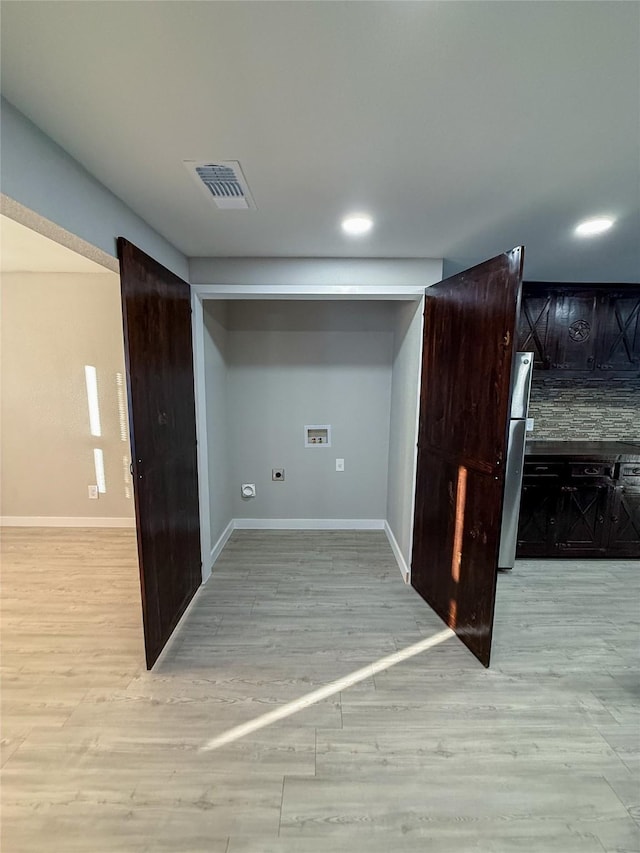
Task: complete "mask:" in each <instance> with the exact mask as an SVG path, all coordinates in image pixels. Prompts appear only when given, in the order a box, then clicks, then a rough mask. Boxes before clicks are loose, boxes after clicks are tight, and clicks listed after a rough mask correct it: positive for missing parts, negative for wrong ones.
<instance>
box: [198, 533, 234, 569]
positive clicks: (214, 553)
mask: <svg viewBox="0 0 640 853" xmlns="http://www.w3.org/2000/svg"><path fill="white" fill-rule="evenodd" d="M234 530H235V521H234V519H233V518H232V519H231V521H230V522H229V524H227V526H226V527H225V529H224V530H223V531H222V533H221V534H220V536H219V537H218V540H217V542H216V544H215V545H214V546H213V548H212V549H211V554H210V560H209V571H208V573H207V577H206V578H203V580H207V579H208V578H209V576H210V575H211V570H212V569H213V566H214V563H215V562H216V560H217V559H218V557H219V556H220V554H221V553H222V549H223V548H224V546H225V545H226V544H227V541H228V539H229V537H230V536H231V534H232V533H233V531H234Z"/></svg>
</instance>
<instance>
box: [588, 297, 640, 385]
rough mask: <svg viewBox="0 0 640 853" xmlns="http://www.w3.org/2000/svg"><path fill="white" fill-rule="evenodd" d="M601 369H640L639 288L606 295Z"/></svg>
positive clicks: (603, 308)
mask: <svg viewBox="0 0 640 853" xmlns="http://www.w3.org/2000/svg"><path fill="white" fill-rule="evenodd" d="M600 314H601V317H602V323H601V331H600V348H599V352H598V369H599V370H603V371H616V372H628V371H631V372H634V371H635V373H638V371H640V291H639V290H638V288H632V287H629V288H628V289H624V290H619V291H612V292H610V293H607V294H606V295H605V296H604V297H603V303H602V305H601V307H600Z"/></svg>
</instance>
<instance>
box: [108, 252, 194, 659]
mask: <svg viewBox="0 0 640 853" xmlns="http://www.w3.org/2000/svg"><path fill="white" fill-rule="evenodd" d="M118 257H119V259H120V281H121V289H122V308H123V322H124V341H125V361H126V367H127V389H128V396H129V423H130V431H131V451H132V459H133V478H134V496H135V508H136V527H137V536H138V559H139V563H140V585H141V591H142V615H143V626H144V640H145V651H146V658H147V667H148V668H151V667H152V666H153V664H154V662H155V661H156V659H157V657H158V655H159V654H160V652H161V651H162V649H163V647H164V645H165V644H166V642H167V640H168V639H169V637H170V636H171V633H172V631H173V629H174V628H175V626H176V624H177V622H178V620H179V619H180V617H181V616H182V614H183V613H184V611H185V609H186V607H187V605H188V603H189V601H190V600H191V598H192V597H193V595H194V593H195V591H196V590H197V588H198V587H199V586H200V583H201V580H202V565H201V558H200V518H199V501H198V469H197V458H196V420H195V398H194V383H193V354H192V343H191V294H190V288H189V285H188V284H187V283H186V282H184V281H182V279H180V278H178V276H176V275H174V274H173V273H172V272H170V271H169V270H167V269H165V268H164V267H163V266H161V265H160V264H159V263H158V262H157V261H155V260H154V259H153V258H150V257H149V256H148V255H145V254H144V252H141V251H140V249H138V248H136V246H134V245H133V244H131V243H129V242H128V241H127V240H125V239H124V238H122V237H119V238H118Z"/></svg>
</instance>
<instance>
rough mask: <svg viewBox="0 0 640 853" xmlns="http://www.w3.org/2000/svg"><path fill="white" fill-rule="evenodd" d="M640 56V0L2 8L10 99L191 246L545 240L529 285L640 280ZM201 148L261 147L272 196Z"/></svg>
mask: <svg viewBox="0 0 640 853" xmlns="http://www.w3.org/2000/svg"><path fill="white" fill-rule="evenodd" d="M639 63H640V4H639V3H637V2H614V1H613V0H604V2H580V0H575V2H553V3H550V2H526V0H524V1H523V2H514V0H507V2H482V0H480V2H428V0H425V2H380V3H377V2H374V3H370V2H298V3H294V2H284V3H281V2H268V3H264V2H257V3H253V2H189V0H184V2H183V1H182V0H181V2H171V1H170V2H162V3H160V2H155V3H149V2H126V3H115V2H100V0H96V2H91V3H69V2H55V3H51V2H38V0H35V2H29V3H26V2H4V3H3V4H2V87H3V92H4V94H5V96H6V97H7V98H8V100H9V101H11V102H12V103H13V104H14V105H15V106H16V107H17V108H18V109H20V110H21V111H22V112H24V113H25V114H26V115H27V116H28V117H29V118H30V119H31V120H32V121H33V122H35V124H37V125H38V126H39V127H41V128H42V129H43V130H44V131H45V132H46V133H47V134H49V136H51V137H52V138H53V139H55V140H56V141H57V142H58V143H59V144H60V145H61V146H62V147H63V148H65V149H66V150H67V151H69V152H70V153H71V154H72V155H73V156H74V157H75V158H76V159H77V160H79V161H80V162H81V163H82V164H83V165H84V166H85V167H86V168H87V169H88V170H89V171H90V172H92V173H93V174H94V175H96V176H97V177H98V178H99V179H100V180H101V181H102V182H103V183H104V184H106V185H107V186H108V187H109V188H110V189H111V190H113V191H114V192H115V193H116V194H117V195H118V196H119V197H120V198H122V199H123V200H124V201H125V202H126V203H127V204H129V205H130V207H132V208H133V209H134V210H135V211H136V212H137V213H138V214H139V215H140V216H142V217H143V218H144V219H146V220H147V221H148V222H149V223H150V224H151V225H153V226H154V227H155V228H156V229H157V230H158V231H159V232H160V233H161V234H163V235H164V236H165V237H167V238H168V239H169V240H170V241H171V242H173V243H174V244H175V245H176V246H177V247H178V248H179V249H181V250H182V251H183V252H184V253H185V254H186V255H188V256H191V257H193V256H245V255H247V256H322V257H345V256H363V257H364V256H367V257H444V258H445V259H447V261H448V264H447V268H448V269H449V270H453V269H457V268H462V267H464V266H467V265H470V264H472V263H475V262H478V261H480V260H482V259H484V258H486V257H489V256H491V255H493V254H496V253H498V252H500V251H503V250H505V249H508V248H511V247H512V246H514V245H517V244H519V243H524V244H525V245H526V247H527V254H526V268H525V269H526V277H527V278H529V279H536V278H539V279H556V280H568V281H570V280H576V281H633V280H638V278H640V248H639V241H638V234H640V212H639V208H640V190H639V168H638V158H639V152H640V139H639V133H640V130H639V128H640V121H639V118H640V65H639ZM186 159H193V160H198V159H228V160H239V161H240V163H241V165H242V168H243V171H244V174H245V176H246V178H247V180H248V182H249V185H250V188H251V191H252V193H253V197H254V199H255V201H256V204H257V207H258V209H257V210H256V211H251V210H249V211H231V212H224V211H219V210H217V209H216V207H215V206H214V204H213V203H212V202H211V203H210V202H209V201H208V200H207V198H206V197H205V195H204V194H203V193H202V192H201V191H200V189H199V188H198V187H197V186H196V184H195V182H194V181H193V179H192V177H191V176H190V175H189V174H188V172H187V171H186V169H185V167H184V165H183V163H182V161H183V160H186ZM354 209H355V210H361V209H363V210H367V211H369V212H370V213H371V214H372V215H373V216H374V217H375V220H376V227H375V229H374V231H373V232H372V233H371V235H370V236H368V237H366V238H360V239H359V240H357V241H355V240H353V239H352V240H349V239H347V238H346V237H343V236H342V234H341V233H340V230H339V224H338V223H339V220H340V218H341V216H342V215H343V214H344V213H345V212H347V211H350V210H354ZM600 213H611V214H613V215H615V216H617V217H618V223H617V225H616V227H615V228H614V229H612V231H611V232H609V233H608V234H606V235H604V236H602V237H600V238H598V239H593V240H591V241H585V240H578V239H576V238H575V237H574V236H573V234H572V229H573V226H574V225H575V224H576V222H577V221H578V220H580V219H582V218H584V217H587V216H590V215H596V214H600Z"/></svg>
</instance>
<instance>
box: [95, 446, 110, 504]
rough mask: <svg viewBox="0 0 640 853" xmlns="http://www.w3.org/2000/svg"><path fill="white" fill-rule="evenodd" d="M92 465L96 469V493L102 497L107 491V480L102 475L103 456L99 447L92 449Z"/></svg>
mask: <svg viewBox="0 0 640 853" xmlns="http://www.w3.org/2000/svg"><path fill="white" fill-rule="evenodd" d="M93 464H94V466H95V469H96V484H97V486H98V492H99V493H100V494H101V495H104V494H105V492H106V491H107V480H106V478H105V475H104V456H103V454H102V451H101V450H100V448H99V447H94V449H93Z"/></svg>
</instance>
